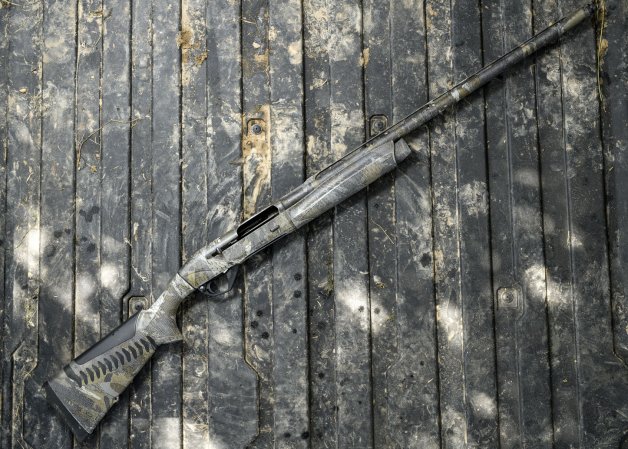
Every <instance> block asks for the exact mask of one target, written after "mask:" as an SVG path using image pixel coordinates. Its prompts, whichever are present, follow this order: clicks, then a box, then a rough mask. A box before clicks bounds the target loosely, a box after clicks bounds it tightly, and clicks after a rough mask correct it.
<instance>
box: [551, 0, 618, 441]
mask: <svg viewBox="0 0 628 449" xmlns="http://www.w3.org/2000/svg"><path fill="white" fill-rule="evenodd" d="M571 7H572V6H571V3H570V2H562V1H561V2H559V8H560V9H562V10H563V11H567V10H568V8H569V9H570V8H571ZM561 50H562V51H561V62H562V79H561V81H562V94H563V96H562V98H563V117H564V122H563V132H564V136H565V156H566V163H567V172H566V174H567V178H568V181H567V186H568V191H567V195H568V197H569V199H568V204H569V209H570V211H569V213H568V216H569V219H570V228H569V231H570V232H569V235H568V236H567V238H565V239H564V240H563V241H566V242H568V243H569V250H570V268H571V279H570V280H571V284H572V289H573V292H574V311H575V321H576V323H575V327H576V335H575V339H576V344H577V354H576V357H577V359H578V361H579V367H578V372H577V375H578V377H577V380H576V381H577V382H578V383H579V386H578V388H579V396H580V398H579V404H578V405H579V408H580V410H581V416H582V420H581V422H580V444H581V446H582V447H603V446H611V445H616V444H617V442H618V441H619V440H620V439H622V438H623V436H624V433H625V429H626V427H627V425H628V423H627V422H626V421H628V415H627V413H626V410H627V405H626V403H625V401H622V400H620V399H619V398H621V397H626V394H628V392H627V388H628V378H627V377H626V374H627V371H626V366H625V365H624V364H623V363H621V362H620V360H619V359H618V358H617V357H616V356H615V354H614V353H613V351H612V347H613V335H612V323H611V308H610V291H609V290H610V286H609V277H608V276H609V267H608V254H607V246H606V245H607V241H606V235H607V230H606V222H605V207H604V179H603V154H602V145H601V141H600V123H599V103H598V87H597V85H596V76H595V73H596V50H595V34H594V30H593V28H592V27H583V28H580V29H579V30H578V31H577V32H574V33H572V34H571V35H570V36H569V40H566V41H565V42H563V43H562V46H561ZM590 323H596V325H595V326H591V325H590ZM600 395H602V396H604V398H605V399H604V400H602V401H601V400H600V399H599V398H600ZM593 408H595V409H596V410H597V412H596V413H595V414H591V413H589V412H588V411H589V410H592V409H593ZM601 426H605V427H606V426H608V427H606V428H605V430H604V431H600V430H599V429H600V428H601Z"/></svg>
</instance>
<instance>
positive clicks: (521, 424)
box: [482, 1, 552, 448]
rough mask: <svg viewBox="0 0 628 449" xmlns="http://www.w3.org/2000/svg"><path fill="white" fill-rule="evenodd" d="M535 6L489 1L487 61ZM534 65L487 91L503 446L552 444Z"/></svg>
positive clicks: (521, 36)
mask: <svg viewBox="0 0 628 449" xmlns="http://www.w3.org/2000/svg"><path fill="white" fill-rule="evenodd" d="M531 19H532V10H531V5H530V4H524V3H503V2H500V1H495V2H486V3H485V4H484V9H483V21H482V22H483V27H484V29H483V37H484V49H485V58H486V60H488V61H491V60H494V59H496V58H498V57H499V56H500V55H502V54H504V53H505V52H507V51H509V50H510V49H512V48H514V47H515V46H516V45H518V43H519V42H523V41H525V40H527V39H528V38H529V37H530V36H531V35H532V29H531ZM532 62H533V61H527V62H525V63H524V64H523V66H522V67H521V66H520V67H517V68H515V69H513V70H512V71H510V72H509V73H508V75H507V77H505V78H504V79H503V81H496V82H494V83H492V84H490V85H489V86H488V87H487V88H486V102H487V110H486V120H487V122H489V123H490V124H491V126H488V127H487V149H488V153H489V177H490V192H491V198H490V199H491V232H492V240H491V248H492V251H493V254H492V262H493V264H492V265H493V297H494V301H495V313H496V318H495V334H496V339H497V364H498V373H497V379H498V382H499V385H498V389H499V390H498V391H499V401H498V404H499V431H500V446H501V447H504V448H508V447H512V448H514V447H521V446H526V445H532V446H537V447H545V446H549V445H551V442H552V439H551V434H552V432H551V430H552V429H551V425H552V424H551V408H550V404H549V402H548V401H547V398H548V397H550V382H549V379H550V373H549V360H548V353H547V344H548V340H547V322H546V308H545V291H546V286H545V270H544V260H543V241H542V238H541V236H542V232H543V231H542V219H541V198H540V178H539V174H538V170H539V156H538V147H537V135H536V116H535V110H536V103H535V98H534V96H532V95H530V92H533V91H534V88H535V86H534V72H533V65H532Z"/></svg>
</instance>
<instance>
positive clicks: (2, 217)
mask: <svg viewBox="0 0 628 449" xmlns="http://www.w3.org/2000/svg"><path fill="white" fill-rule="evenodd" d="M9 11H10V8H5V7H2V8H0V36H2V39H0V67H7V64H8V61H9V42H10V40H9V21H10V17H11V16H10V14H9ZM8 81H9V71H8V70H2V71H1V73H0V111H2V112H3V115H2V117H1V118H0V298H2V299H3V300H2V301H0V329H1V330H2V332H3V335H7V331H8V326H6V325H5V308H6V300H5V299H6V298H7V294H8V291H7V290H6V289H5V283H4V280H5V267H6V266H7V262H8V261H7V258H6V249H7V248H8V247H9V244H8V242H7V241H6V240H5V239H6V236H7V220H6V217H7V154H8V151H9V142H8V140H9V136H8V124H9V123H8V117H9V83H8ZM9 359H10V357H9V356H8V355H7V354H6V353H5V347H4V344H2V343H0V445H6V447H8V444H9V443H8V441H9V439H10V428H11V424H10V422H6V421H5V418H6V417H8V416H9V415H8V414H6V413H3V410H4V409H5V406H6V405H7V404H8V403H9V401H10V396H11V395H10V392H9V389H8V387H9V386H10V383H9V382H5V378H8V376H10V372H11V367H10V363H9Z"/></svg>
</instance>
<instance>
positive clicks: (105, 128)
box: [92, 0, 131, 448]
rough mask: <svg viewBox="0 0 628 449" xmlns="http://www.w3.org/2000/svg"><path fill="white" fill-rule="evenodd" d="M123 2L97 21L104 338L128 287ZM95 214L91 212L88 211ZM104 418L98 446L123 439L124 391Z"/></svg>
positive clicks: (116, 1)
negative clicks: (100, 29) (99, 27)
mask: <svg viewBox="0 0 628 449" xmlns="http://www.w3.org/2000/svg"><path fill="white" fill-rule="evenodd" d="M130 13H131V11H130V5H129V4H128V2H124V1H120V0H103V4H102V19H103V25H102V26H103V36H102V69H101V70H102V81H101V83H102V84H101V85H102V93H101V95H102V110H101V126H102V130H101V139H102V143H101V145H102V147H101V151H102V172H101V176H102V178H101V179H102V183H101V187H102V197H101V208H100V213H101V234H100V240H101V241H100V279H101V282H102V289H101V292H100V293H101V294H100V298H101V299H100V308H101V309H100V310H101V316H102V319H101V322H100V332H101V336H102V337H104V336H105V335H107V334H108V333H109V332H111V331H112V330H113V329H115V328H116V327H118V326H119V325H120V324H121V322H122V321H123V320H125V319H126V318H127V312H128V309H127V305H126V304H125V302H124V301H123V299H124V297H125V295H126V294H127V292H128V291H129V288H130V271H131V266H130V265H131V258H130V247H129V242H130V229H129V218H130V216H129V203H130V198H129V196H130V185H129V175H130V167H129V159H130V157H129V154H130V128H131V125H130V121H131V111H130V102H131V99H130V93H131V92H130V89H131V80H130V67H131V66H130V63H131V58H130V54H131V49H130V39H131V37H130V29H131V22H130V20H131V15H130ZM92 210H94V209H92ZM120 399H121V400H120V401H119V404H118V406H117V407H116V409H115V410H112V411H111V413H110V414H109V415H107V417H106V418H105V419H104V420H103V422H102V425H101V432H100V446H101V447H102V448H114V447H120V446H122V445H124V444H126V441H127V427H128V424H127V421H128V410H127V408H128V405H127V404H128V393H127V394H125V395H123V396H122V397H121V398H120Z"/></svg>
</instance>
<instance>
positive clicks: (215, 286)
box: [198, 265, 240, 298]
mask: <svg viewBox="0 0 628 449" xmlns="http://www.w3.org/2000/svg"><path fill="white" fill-rule="evenodd" d="M239 271H240V270H239V265H234V266H233V267H231V268H229V269H228V270H227V271H226V273H224V274H223V275H221V276H219V277H218V278H217V279H216V280H218V281H220V280H221V279H220V278H221V277H222V276H224V278H223V279H222V280H223V282H216V280H214V279H212V280H211V281H209V282H208V283H206V284H203V285H201V286H200V287H199V288H198V291H200V292H201V293H202V294H204V295H205V296H207V297H209V298H216V297H217V296H222V295H224V294H225V293H228V292H230V291H231V290H233V286H234V285H235V281H236V279H237V277H238V272H239Z"/></svg>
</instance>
